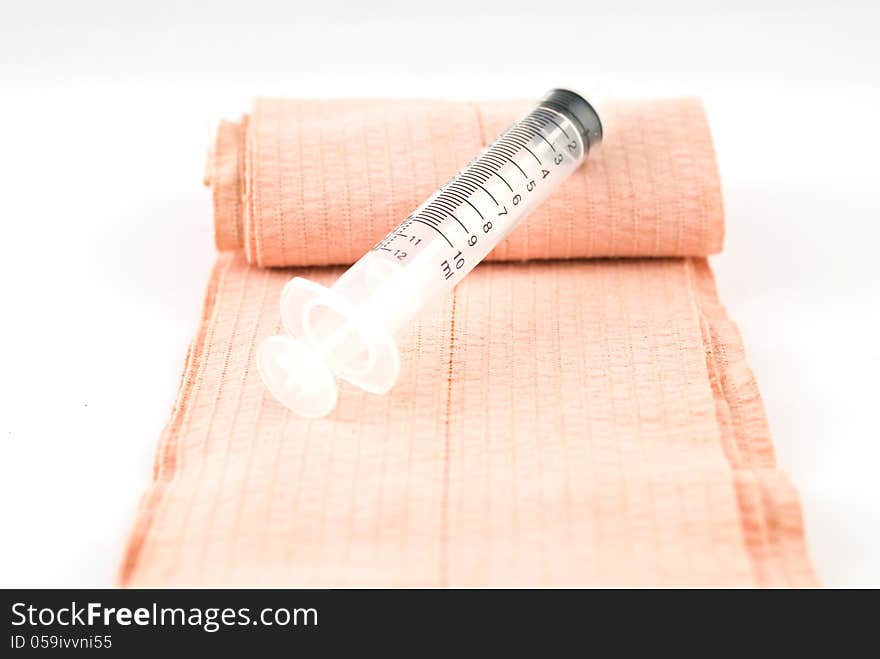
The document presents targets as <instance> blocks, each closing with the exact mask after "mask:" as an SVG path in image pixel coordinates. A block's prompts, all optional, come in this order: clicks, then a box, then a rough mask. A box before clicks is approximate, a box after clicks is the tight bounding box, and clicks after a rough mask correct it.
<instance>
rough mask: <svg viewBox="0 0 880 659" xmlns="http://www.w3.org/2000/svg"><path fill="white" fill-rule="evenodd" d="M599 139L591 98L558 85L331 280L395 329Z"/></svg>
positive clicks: (469, 265) (457, 277)
mask: <svg viewBox="0 0 880 659" xmlns="http://www.w3.org/2000/svg"><path fill="white" fill-rule="evenodd" d="M601 139H602V125H601V122H600V120H599V116H598V115H597V114H596V112H595V110H594V109H593V108H592V106H591V105H590V104H589V103H588V102H587V101H586V100H584V99H583V98H582V97H581V96H579V95H578V94H575V93H574V92H571V91H568V90H562V89H557V90H553V91H551V92H549V93H548V94H547V95H546V96H545V97H544V98H543V99H542V100H541V101H540V102H539V103H538V104H537V105H536V106H535V107H534V108H533V109H532V110H530V111H529V112H528V113H526V114H525V115H524V116H523V117H522V118H520V119H519V120H518V121H516V122H515V123H514V124H513V125H512V126H511V127H510V128H509V129H507V130H506V131H505V132H504V133H502V134H501V135H500V136H499V137H498V138H497V139H496V140H494V141H493V142H492V143H491V144H490V145H489V146H488V147H487V148H486V149H484V150H483V151H482V152H481V153H480V154H479V155H478V156H476V157H475V158H474V159H473V160H472V161H471V162H470V163H468V164H467V165H466V166H465V167H464V168H462V169H461V171H459V172H458V173H457V174H456V175H455V176H454V177H453V178H452V179H450V180H449V182H447V183H446V184H445V185H443V186H442V187H441V188H440V189H439V190H438V191H437V192H436V193H434V194H433V195H431V197H429V198H428V199H427V200H425V202H424V203H422V204H421V205H420V206H419V207H418V208H416V209H415V210H414V211H413V212H412V213H410V215H409V216H408V217H407V218H406V219H405V220H404V221H403V222H402V223H401V224H400V225H399V226H398V227H397V228H395V229H394V230H393V231H391V232H390V233H389V234H388V235H387V236H385V237H384V238H383V239H382V240H381V241H380V242H379V243H378V244H377V245H376V246H375V247H374V248H373V249H372V250H371V251H369V252H367V254H365V255H364V256H363V257H362V258H361V259H360V260H359V261H358V262H357V263H355V264H354V266H352V267H351V268H350V269H349V270H348V271H347V272H346V273H345V274H344V275H343V276H342V277H340V279H339V280H338V281H337V282H336V284H335V285H334V286H333V289H334V290H337V291H338V292H339V293H341V294H342V295H345V296H346V297H348V298H349V299H352V300H358V301H359V302H360V304H364V305H368V306H369V307H371V308H372V309H373V310H374V313H372V314H371V315H373V316H374V318H375V319H376V321H377V322H380V323H381V324H382V326H383V327H384V329H385V330H386V331H388V332H390V333H392V334H393V333H395V332H397V331H398V330H399V329H400V327H402V326H404V325H406V324H408V322H409V321H410V320H412V318H413V317H414V316H415V315H416V314H418V312H419V311H420V310H421V309H422V308H423V307H425V306H427V305H429V304H430V303H431V302H432V301H433V300H434V299H436V298H437V297H439V296H442V295H444V294H445V293H446V292H448V291H449V290H450V289H452V288H453V287H454V286H455V285H456V284H458V282H460V281H461V280H462V279H463V278H464V277H465V275H467V273H468V272H470V271H471V269H473V268H474V267H475V266H476V265H477V264H478V263H479V262H480V261H482V260H483V259H484V258H486V256H487V255H488V254H489V252H491V251H492V249H494V248H495V247H496V246H497V245H498V243H500V242H501V241H502V240H503V239H504V238H505V237H506V236H507V235H508V234H509V233H510V232H511V231H512V230H513V229H514V228H515V227H516V226H517V225H518V224H519V223H520V222H522V221H523V220H524V219H525V218H526V217H527V216H528V215H529V213H530V212H531V211H532V210H534V209H535V208H536V207H537V206H539V205H540V204H541V202H543V201H544V200H545V199H546V198H547V197H548V196H549V195H550V194H551V193H552V192H553V191H554V190H555V189H556V188H558V187H559V184H560V183H562V181H563V180H565V179H566V178H568V177H569V176H570V175H571V174H572V173H573V172H574V171H575V170H576V169H577V168H578V167H579V166H580V165H581V163H582V162H583V161H584V159H585V158H586V157H587V155H588V153H589V151H590V149H591V148H592V147H595V146H596V145H597V144H598V143H599V142H600V141H601Z"/></svg>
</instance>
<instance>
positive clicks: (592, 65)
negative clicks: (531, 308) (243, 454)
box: [0, 0, 880, 586]
mask: <svg viewBox="0 0 880 659" xmlns="http://www.w3.org/2000/svg"><path fill="white" fill-rule="evenodd" d="M180 4H181V5H184V4H186V5H187V7H186V8H181V9H177V8H172V6H171V5H170V4H169V5H167V6H161V3H155V2H137V3H135V2H124V3H123V2H105V3H94V2H78V3H67V2H55V3H50V2H28V3H14V4H13V3H4V5H3V8H2V9H0V190H2V192H3V206H2V227H3V237H4V248H5V249H4V255H3V258H2V260H0V275H2V279H0V281H2V296H3V297H2V299H3V322H2V324H0V401H2V402H0V433H2V435H0V437H2V443H0V451H2V453H0V523H2V528H3V540H2V542H0V585H16V584H22V585H107V584H111V583H112V582H113V579H114V576H115V570H116V567H117V565H118V562H119V558H120V554H121V551H122V546H123V543H124V541H125V538H126V535H127V533H128V531H129V529H130V526H131V524H132V521H133V518H134V512H135V509H136V506H137V503H138V499H139V497H140V496H141V494H142V493H143V492H144V490H145V488H146V486H147V483H148V482H149V479H150V470H151V464H152V458H153V454H154V450H155V447H156V441H157V438H158V435H159V432H160V430H161V428H162V426H163V424H164V422H165V421H166V419H167V417H168V413H169V410H170V406H171V404H172V402H173V400H174V396H175V392H176V387H177V383H178V379H179V375H180V370H181V367H182V364H183V358H184V353H185V350H186V346H187V344H188V342H189V340H190V338H191V336H192V334H193V332H194V331H195V328H196V323H197V320H198V314H199V308H200V304H201V301H202V295H203V292H204V288H205V283H206V281H207V278H208V273H209V269H210V266H211V263H212V261H213V258H214V254H213V247H212V239H211V231H212V229H211V208H210V197H209V193H208V191H207V190H205V189H203V188H202V187H201V186H200V183H199V180H200V177H201V174H202V167H203V162H204V153H205V148H206V145H207V143H208V139H209V134H210V133H209V124H208V122H209V120H215V119H217V118H219V117H220V116H232V117H235V116H237V115H238V114H239V113H240V112H242V111H244V110H246V108H247V105H248V102H249V99H250V98H251V97H252V96H253V95H255V94H276V95H299V96H365V95H366V96H404V97H406V96H429V97H451V98H455V97H460V98H474V97H482V98H490V97H510V96H518V97H524V96H537V95H539V94H541V93H543V92H544V91H545V90H546V89H547V88H549V87H553V86H563V85H570V86H572V87H574V88H577V89H580V90H583V91H584V93H586V94H588V95H591V94H592V95H593V96H595V92H596V91H598V92H599V93H600V94H603V95H606V96H608V95H617V96H620V95H674V94H680V93H692V94H698V95H700V96H702V97H703V98H704V99H705V100H706V104H707V108H708V111H709V115H710V120H711V123H712V127H713V132H714V135H715V139H716V143H717V148H718V153H719V158H720V162H721V168H722V178H723V183H724V190H725V198H726V206H727V240H726V245H725V251H724V254H723V255H722V256H720V257H717V258H715V259H714V261H713V263H714V266H715V268H716V273H717V276H718V283H719V287H720V289H721V294H722V298H723V300H724V301H725V302H726V304H727V307H728V309H729V310H730V312H731V314H732V316H733V317H734V318H735V319H736V320H737V321H738V322H739V325H740V327H741V329H742V331H743V334H744V336H745V342H746V347H747V349H748V352H749V355H750V358H751V362H752V365H753V367H754V370H755V371H756V373H757V376H758V381H759V383H760V385H761V390H762V393H763V396H764V400H765V403H766V407H767V412H768V414H769V417H770V422H771V426H772V429H773V432H774V437H775V443H776V447H777V451H778V455H779V458H780V461H781V463H782V466H783V467H784V468H785V469H786V471H787V472H788V473H789V474H790V475H791V476H792V478H793V479H794V481H795V482H796V484H797V485H798V487H799V490H800V493H801V496H802V498H803V502H804V507H805V514H806V521H807V534H808V537H809V542H810V546H811V552H812V555H813V558H814V560H815V564H816V566H817V568H818V571H819V573H820V576H821V578H822V579H823V580H824V582H825V583H826V584H827V585H832V586H836V585H847V586H867V585H873V586H880V564H878V563H880V561H878V556H880V478H878V477H877V473H876V472H877V466H878V464H880V429H878V416H877V412H876V410H877V407H878V401H877V397H878V393H880V392H878V387H877V373H878V369H880V359H878V352H880V349H878V337H880V311H878V309H880V290H878V280H880V258H878V250H880V228H878V226H880V202H878V197H877V195H878V190H880V177H878V167H877V163H876V157H877V155H876V154H877V153H880V131H878V119H877V108H878V107H880V82H878V81H880V72H878V62H880V47H878V45H877V40H876V37H875V33H876V29H877V27H878V25H880V10H878V9H877V8H876V3H874V2H869V1H868V0H865V1H864V2H851V3H845V2H828V3H825V4H824V6H823V4H821V3H805V2H781V1H777V2H766V1H765V2H746V3H743V2H739V3H730V4H731V5H733V4H735V5H736V6H737V7H739V8H738V9H735V10H734V9H724V8H722V3H718V2H705V1H702V2H701V1H697V0H694V1H693V2H664V3H653V2H648V1H645V2H643V3H636V2H620V1H615V2H610V1H606V2H602V3H590V2H586V1H585V0H577V1H574V2H567V1H566V2H556V3H535V2H512V1H508V2H504V3H501V2H488V3H486V2H484V3H474V2H456V1H453V2H445V3H442V4H439V3H438V4H428V3H418V2H389V3H383V4H382V5H381V6H379V5H376V6H372V5H371V4H370V3H354V2H351V3H349V4H348V6H345V5H344V4H343V3H341V2H338V1H335V0H332V1H328V0H325V1H323V2H320V3H308V4H307V5H302V6H297V5H296V3H291V2H285V3H275V4H272V5H270V4H267V3H251V2H248V3H242V2H227V3H213V8H212V7H211V6H210V5H209V4H208V3H205V4H204V5H202V6H199V7H191V6H190V3H180ZM804 5H809V6H807V7H804ZM478 7H479V9H477V8H478Z"/></svg>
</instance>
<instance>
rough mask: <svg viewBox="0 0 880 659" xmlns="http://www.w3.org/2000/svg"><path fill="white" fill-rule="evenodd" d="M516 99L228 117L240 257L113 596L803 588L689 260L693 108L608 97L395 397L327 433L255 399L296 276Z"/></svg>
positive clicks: (701, 208) (712, 233)
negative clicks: (584, 158) (236, 589)
mask: <svg viewBox="0 0 880 659" xmlns="http://www.w3.org/2000/svg"><path fill="white" fill-rule="evenodd" d="M522 109H523V108H522V104H517V103H496V104H479V105H474V104H455V103H436V102H427V101H426V102H396V101H395V102H378V101H377V102H351V103H346V102H336V103H332V104H331V103H319V102H303V101H258V102H257V103H256V105H255V109H254V111H253V113H252V114H251V115H250V117H249V118H248V119H247V120H246V121H245V122H243V123H235V124H234V123H226V124H223V125H222V126H221V127H220V130H219V134H218V138H217V143H216V147H215V151H214V154H213V157H212V161H211V167H210V169H211V172H210V176H211V181H212V184H213V186H214V200H215V216H216V226H217V240H218V245H219V246H220V247H221V248H226V249H229V250H230V251H228V252H226V253H223V254H221V255H220V256H219V258H218V262H217V265H216V267H215V269H214V272H213V275H212V277H211V281H210V284H209V287H208V292H207V295H206V302H205V307H204V313H203V318H202V322H201V326H200V329H199V332H198V335H197V336H196V338H195V340H194V341H193V344H192V347H191V349H190V351H189V354H188V357H187V361H186V366H185V370H184V374H183V379H182V382H181V387H180V392H179V396H178V400H177V403H176V405H175V408H174V410H173V412H172V416H171V420H170V421H169V423H168V426H167V428H166V429H165V431H164V433H163V435H162V438H161V441H160V445H159V449H158V454H157V460H156V466H155V478H154V482H153V483H152V485H151V486H150V488H149V490H148V492H147V493H146V495H145V497H144V501H143V504H142V506H141V509H140V511H139V513H138V517H137V521H136V523H135V528H134V530H133V532H132V535H131V538H130V541H129V543H128V547H127V549H126V552H125V556H124V559H123V563H122V567H121V570H120V583H121V584H122V585H126V586H157V585H256V586H541V585H548V586H595V585H598V586H617V585H622V586H813V585H816V584H817V581H816V577H815V575H814V573H813V570H812V567H811V564H810V560H809V557H808V554H807V550H806V546H805V542H804V532H803V525H802V521H801V512H800V504H799V502H798V497H797V494H796V492H795V491H794V489H793V488H792V486H791V484H790V483H789V481H788V480H787V478H786V477H785V476H784V475H783V474H782V473H781V472H780V471H779V470H778V468H777V466H776V463H775V459H774V455H773V449H772V444H771V441H770V435H769V430H768V428H767V423H766V419H765V415H764V410H763V407H762V403H761V399H760V396H759V394H758V390H757V386H756V383H755V381H754V378H753V376H752V373H751V371H750V369H749V367H748V364H747V362H746V358H745V355H744V352H743V349H742V343H741V340H740V337H739V334H738V331H737V329H736V327H735V326H734V324H733V323H732V322H731V321H730V320H729V319H728V318H727V316H726V314H725V312H724V310H723V308H722V306H721V304H720V303H719V301H718V297H717V294H716V291H715V286H714V283H713V279H712V275H711V272H710V270H709V266H708V264H707V262H706V260H705V258H703V257H704V256H705V255H707V254H709V253H713V252H715V251H717V250H718V249H719V248H720V242H721V236H722V233H723V229H722V227H723V222H722V213H721V201H720V185H719V182H718V175H717V170H716V167H715V164H714V155H713V153H712V145H711V140H710V138H709V133H708V128H707V124H706V121H705V118H704V116H703V114H702V110H701V108H700V106H699V104H698V103H696V102H694V101H662V102H645V103H630V104H623V105H618V106H615V109H614V110H613V111H612V113H611V114H610V115H609V117H608V119H607V120H606V140H605V144H604V145H603V147H602V151H601V155H598V154H597V156H596V158H595V160H593V159H591V160H590V161H589V162H588V164H587V166H585V167H584V168H583V172H582V173H579V174H578V175H576V177H575V178H574V179H572V180H570V181H569V182H568V183H567V184H566V186H565V189H563V190H560V191H559V193H558V194H556V195H554V197H553V198H551V199H550V200H548V202H547V204H546V205H545V207H544V208H542V209H541V210H540V211H538V212H537V213H536V214H535V215H534V216H533V217H532V218H530V219H529V220H528V221H527V226H524V227H520V228H519V229H517V231H515V232H514V233H513V234H511V236H510V237H509V239H508V241H507V242H506V243H505V244H503V245H502V246H500V247H499V248H498V249H497V250H496V252H495V255H494V256H495V257H496V259H498V260H507V261H508V262H494V263H484V264H482V265H480V266H479V267H478V268H477V269H476V270H475V271H474V272H473V273H471V275H469V276H468V278H466V279H465V280H464V282H463V283H462V284H461V285H460V286H459V287H457V288H456V289H455V291H454V292H453V293H452V294H451V295H450V296H449V297H448V298H447V299H446V300H445V302H444V304H443V305H442V306H441V307H438V308H434V309H433V310H431V312H429V313H427V314H426V315H424V316H423V317H422V318H420V319H419V321H418V322H417V323H416V324H415V325H414V326H413V327H411V328H408V329H407V330H406V331H405V332H404V333H403V334H402V335H401V336H400V337H399V342H400V349H401V357H402V364H403V371H402V374H401V379H400V381H399V382H398V384H397V385H396V386H395V388H394V389H393V390H392V392H391V393H390V394H389V395H387V396H375V395H370V394H366V393H364V392H363V391H361V390H358V389H356V388H353V387H351V386H348V385H346V384H345V383H342V384H341V386H340V399H339V404H338V406H337V408H336V410H335V411H334V412H333V413H332V414H331V415H330V416H329V417H327V418H325V419H319V420H304V419H300V418H297V417H295V416H293V415H292V414H290V413H288V412H287V411H286V410H285V409H284V408H283V407H281V406H280V405H279V404H278V403H277V402H275V401H274V400H273V399H272V398H271V396H270V395H269V394H268V393H267V392H266V391H265V389H264V387H263V385H262V383H261V382H260V379H259V376H258V374H257V372H256V369H255V365H254V352H255V349H256V346H257V345H258V344H259V342H260V340H261V339H262V338H263V337H265V336H268V335H269V334H272V333H276V332H278V331H279V330H280V319H279V313H278V296H279V293H280V290H281V287H282V286H283V285H284V283H285V282H286V281H287V279H288V278H290V277H291V276H293V275H295V274H296V275H301V276H306V277H309V278H313V279H316V280H318V281H323V282H330V281H332V280H333V279H334V278H335V277H336V276H338V275H339V274H340V272H341V271H342V270H341V269H340V268H338V267H327V264H332V263H346V262H351V261H353V260H354V259H356V258H357V257H359V256H360V254H361V253H362V252H363V251H364V250H365V249H367V248H369V246H370V245H372V244H373V243H375V242H376V240H377V239H378V238H381V236H382V234H383V233H384V232H385V231H386V230H387V229H389V228H391V227H392V226H393V225H394V224H395V223H396V222H397V221H399V220H400V219H402V218H403V217H404V216H405V215H406V214H407V213H408V212H409V211H410V210H412V208H413V207H415V206H416V205H417V204H418V203H419V202H420V201H421V200H422V198H423V197H424V196H426V195H427V194H430V192H432V191H433V189H435V188H436V186H437V185H438V184H440V183H442V182H443V181H444V180H445V179H447V178H448V177H449V176H451V175H452V174H454V172H455V171H456V170H457V169H458V168H459V167H461V166H462V165H463V164H464V163H465V162H466V161H467V160H468V159H469V158H470V157H472V156H473V154H474V153H475V151H476V150H478V148H479V147H480V146H482V145H485V143H486V142H487V141H488V140H491V139H492V138H493V137H494V136H495V134H497V132H499V131H500V130H501V129H502V128H503V127H504V124H505V123H507V122H509V121H510V120H512V119H513V118H515V116H516V114H517V113H518V112H519V111H521V110H522ZM319 147H320V148H319ZM316 152H318V153H319V155H318V156H317V157H318V160H317V161H315V160H314V158H315V157H316ZM305 154H309V155H308V157H309V161H308V162H306V160H305ZM322 232H323V233H322ZM319 235H320V236H323V237H324V239H322V240H321V241H315V240H314V238H315V237H316V236H319ZM327 236H333V240H327V239H326V238H327ZM312 243H318V244H320V245H321V246H320V247H317V248H315V247H313V246H312ZM596 256H605V257H608V256H632V257H642V258H627V259H611V260H608V259H593V260H587V259H585V258H582V257H596ZM643 257H667V258H643ZM520 259H531V260H529V261H528V262H525V263H522V262H510V261H517V260H520ZM541 259H552V260H541ZM267 265H275V266H279V265H283V266H296V267H289V268H284V269H280V268H263V267H261V266H267Z"/></svg>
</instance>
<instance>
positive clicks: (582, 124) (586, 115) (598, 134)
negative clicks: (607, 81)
mask: <svg viewBox="0 0 880 659" xmlns="http://www.w3.org/2000/svg"><path fill="white" fill-rule="evenodd" d="M541 105H547V106H549V107H551V108H553V109H555V110H558V111H560V112H564V113H565V115H566V116H567V117H570V118H571V119H572V120H573V121H574V123H575V124H576V125H577V127H578V129H579V130H580V132H581V136H582V137H583V138H584V142H585V143H586V145H587V147H588V148H589V147H591V146H595V145H597V144H598V143H599V142H601V141H602V122H601V121H600V120H599V115H598V113H597V112H596V110H594V109H593V106H592V105H590V104H589V103H588V102H587V100H586V99H585V98H584V97H583V96H581V95H580V94H575V93H574V92H573V91H570V90H568V89H551V90H550V91H549V92H547V94H546V95H545V96H544V98H543V99H541Z"/></svg>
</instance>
